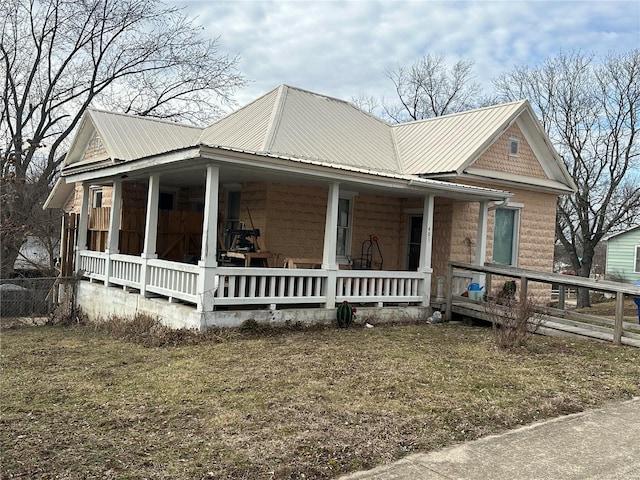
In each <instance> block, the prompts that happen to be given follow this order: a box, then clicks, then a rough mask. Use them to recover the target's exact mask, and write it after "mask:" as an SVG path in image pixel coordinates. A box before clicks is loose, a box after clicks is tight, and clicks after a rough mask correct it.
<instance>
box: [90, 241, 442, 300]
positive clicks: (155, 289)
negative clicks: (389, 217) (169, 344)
mask: <svg viewBox="0 0 640 480" xmlns="http://www.w3.org/2000/svg"><path fill="white" fill-rule="evenodd" d="M79 269H80V270H82V271H83V276H84V277H86V278H89V279H91V280H100V281H103V282H105V284H106V285H110V284H115V285H121V286H123V287H128V288H133V289H137V290H140V291H141V292H149V293H154V294H157V295H161V296H165V297H167V298H168V299H169V300H170V301H172V300H176V299H178V300H183V301H186V302H190V303H194V304H196V305H198V306H200V305H202V303H203V297H204V296H205V295H210V296H211V298H212V299H213V302H212V303H213V305H214V307H215V306H223V305H225V306H228V305H237V306H239V305H242V306H264V305H269V306H271V308H275V307H276V306H277V305H305V304H325V303H332V302H331V300H333V303H335V302H342V301H345V300H346V301H349V302H355V303H377V304H378V305H380V306H381V305H383V304H384V303H416V302H420V303H421V304H423V305H427V304H428V303H427V302H428V292H429V289H430V285H429V283H430V282H429V279H430V275H431V274H423V273H418V272H406V271H372V270H338V271H337V272H336V271H334V272H331V273H332V276H331V275H330V274H329V272H328V271H327V270H322V269H285V268H238V267H218V268H215V269H211V268H209V269H207V268H205V267H200V266H198V265H191V264H186V263H178V262H169V261H165V260H158V259H144V258H142V257H137V256H132V255H121V254H111V255H110V254H108V253H103V252H93V251H89V250H82V251H80V252H79ZM205 274H212V275H215V278H216V281H215V282H214V283H213V285H215V287H214V288H213V290H212V291H209V292H198V279H199V276H200V275H205ZM333 277H335V279H336V280H335V281H336V288H335V292H336V293H335V298H334V299H328V298H327V286H326V285H327V281H328V279H329V278H333ZM143 282H144V283H145V284H144V285H143Z"/></svg>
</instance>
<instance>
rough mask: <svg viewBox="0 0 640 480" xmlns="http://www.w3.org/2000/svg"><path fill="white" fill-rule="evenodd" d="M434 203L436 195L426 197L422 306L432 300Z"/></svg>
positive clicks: (422, 249)
mask: <svg viewBox="0 0 640 480" xmlns="http://www.w3.org/2000/svg"><path fill="white" fill-rule="evenodd" d="M433 205H434V196H433V195H427V196H426V197H424V207H423V212H422V234H421V237H422V241H421V242H420V260H419V263H418V271H419V272H421V273H422V274H423V275H424V290H423V293H422V295H423V297H422V306H423V307H428V306H429V303H430V300H431V275H432V274H433V268H432V267H431V251H432V249H433Z"/></svg>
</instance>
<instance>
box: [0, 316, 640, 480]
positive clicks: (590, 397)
mask: <svg viewBox="0 0 640 480" xmlns="http://www.w3.org/2000/svg"><path fill="white" fill-rule="evenodd" d="M1 352H2V368H3V372H2V385H1V394H0V395H1V398H0V401H1V405H2V417H1V424H0V432H1V433H0V449H1V452H2V453H1V455H2V458H1V465H2V467H1V468H2V477H3V478H107V479H109V478H172V479H176V478H177V479H180V478H185V479H187V478H188V479H193V478H247V479H272V478H277V479H285V478H307V479H309V478H334V477H336V476H338V475H340V474H343V473H347V472H352V471H356V470H360V469H366V468H371V467H373V466H375V465H378V464H381V463H385V462H390V461H392V460H395V459H398V458H400V457H402V456H404V455H406V454H408V453H410V452H415V451H429V450H433V449H437V448H440V447H443V446H445V445H450V444H453V443H456V442H461V441H466V440H471V439H474V438H478V437H480V436H483V435H487V434H490V433H496V432H500V431H504V430H506V429H510V428H513V427H516V426H519V425H522V424H527V423H530V422H533V421H536V420H539V419H544V418H548V417H553V416H557V415H562V414H566V413H571V412H576V411H580V410H583V409H585V408H591V407H594V406H597V405H600V404H602V403H604V402H607V401H613V400H621V399H626V398H629V397H631V396H634V395H638V393H639V392H640V376H638V364H640V349H634V348H630V347H614V346H612V345H610V344H605V343H597V342H593V341H574V340H572V341H567V340H560V339H552V338H545V337H539V336H536V337H535V338H533V339H532V340H531V342H530V343H529V344H528V346H527V347H526V348H523V349H520V350H518V351H517V352H505V351H501V350H499V349H497V348H496V347H495V346H494V344H493V340H492V335H491V331H490V330H489V329H484V328H478V327H475V328H474V327H467V326H463V325H457V324H445V325H432V326H425V325H422V326H403V327H392V326H390V327H377V328H373V329H349V330H344V329H335V328H315V329H309V330H296V329H285V330H282V331H273V330H271V331H268V332H260V334H259V335H258V334H256V333H255V332H249V333H242V332H236V334H235V335H231V336H229V337H228V338H225V339H223V340H222V341H216V342H202V343H198V344H192V345H184V346H174V347H170V348H148V347H143V346H141V345H138V344H134V343H131V342H125V341H121V340H114V339H113V338H112V337H110V336H108V335H107V334H105V333H103V332H100V331H96V330H95V329H94V328H92V327H89V326H79V327H69V328H61V327H38V328H15V329H9V330H4V331H3V333H2V350H1Z"/></svg>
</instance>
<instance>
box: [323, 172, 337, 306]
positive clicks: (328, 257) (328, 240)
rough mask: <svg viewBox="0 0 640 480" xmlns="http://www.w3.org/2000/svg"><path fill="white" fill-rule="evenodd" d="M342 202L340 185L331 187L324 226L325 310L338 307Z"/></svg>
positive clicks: (331, 185)
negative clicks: (340, 205)
mask: <svg viewBox="0 0 640 480" xmlns="http://www.w3.org/2000/svg"><path fill="white" fill-rule="evenodd" d="M339 201H340V184H339V183H338V182H333V183H331V184H330V185H329V193H328V196H327V214H326V218H325V226H324V247H323V252H322V268H323V269H324V270H326V271H327V279H326V282H327V283H326V285H325V297H326V301H325V308H334V307H335V306H336V282H337V271H338V264H337V263H336V248H337V247H336V245H337V235H338V203H339Z"/></svg>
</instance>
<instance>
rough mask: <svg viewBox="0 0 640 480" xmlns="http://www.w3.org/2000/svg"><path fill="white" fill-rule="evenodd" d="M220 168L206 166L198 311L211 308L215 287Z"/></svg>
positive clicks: (199, 263) (199, 264)
mask: <svg viewBox="0 0 640 480" xmlns="http://www.w3.org/2000/svg"><path fill="white" fill-rule="evenodd" d="M219 184H220V168H219V167H218V166H216V165H209V166H207V179H206V184H205V194H204V220H203V223H202V251H201V253H200V261H199V262H198V266H199V267H200V274H199V275H198V305H197V308H198V311H199V312H210V311H212V310H213V299H214V293H215V288H216V275H215V269H216V267H217V266H218V261H217V258H216V257H217V249H218V248H217V247H218V191H219Z"/></svg>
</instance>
